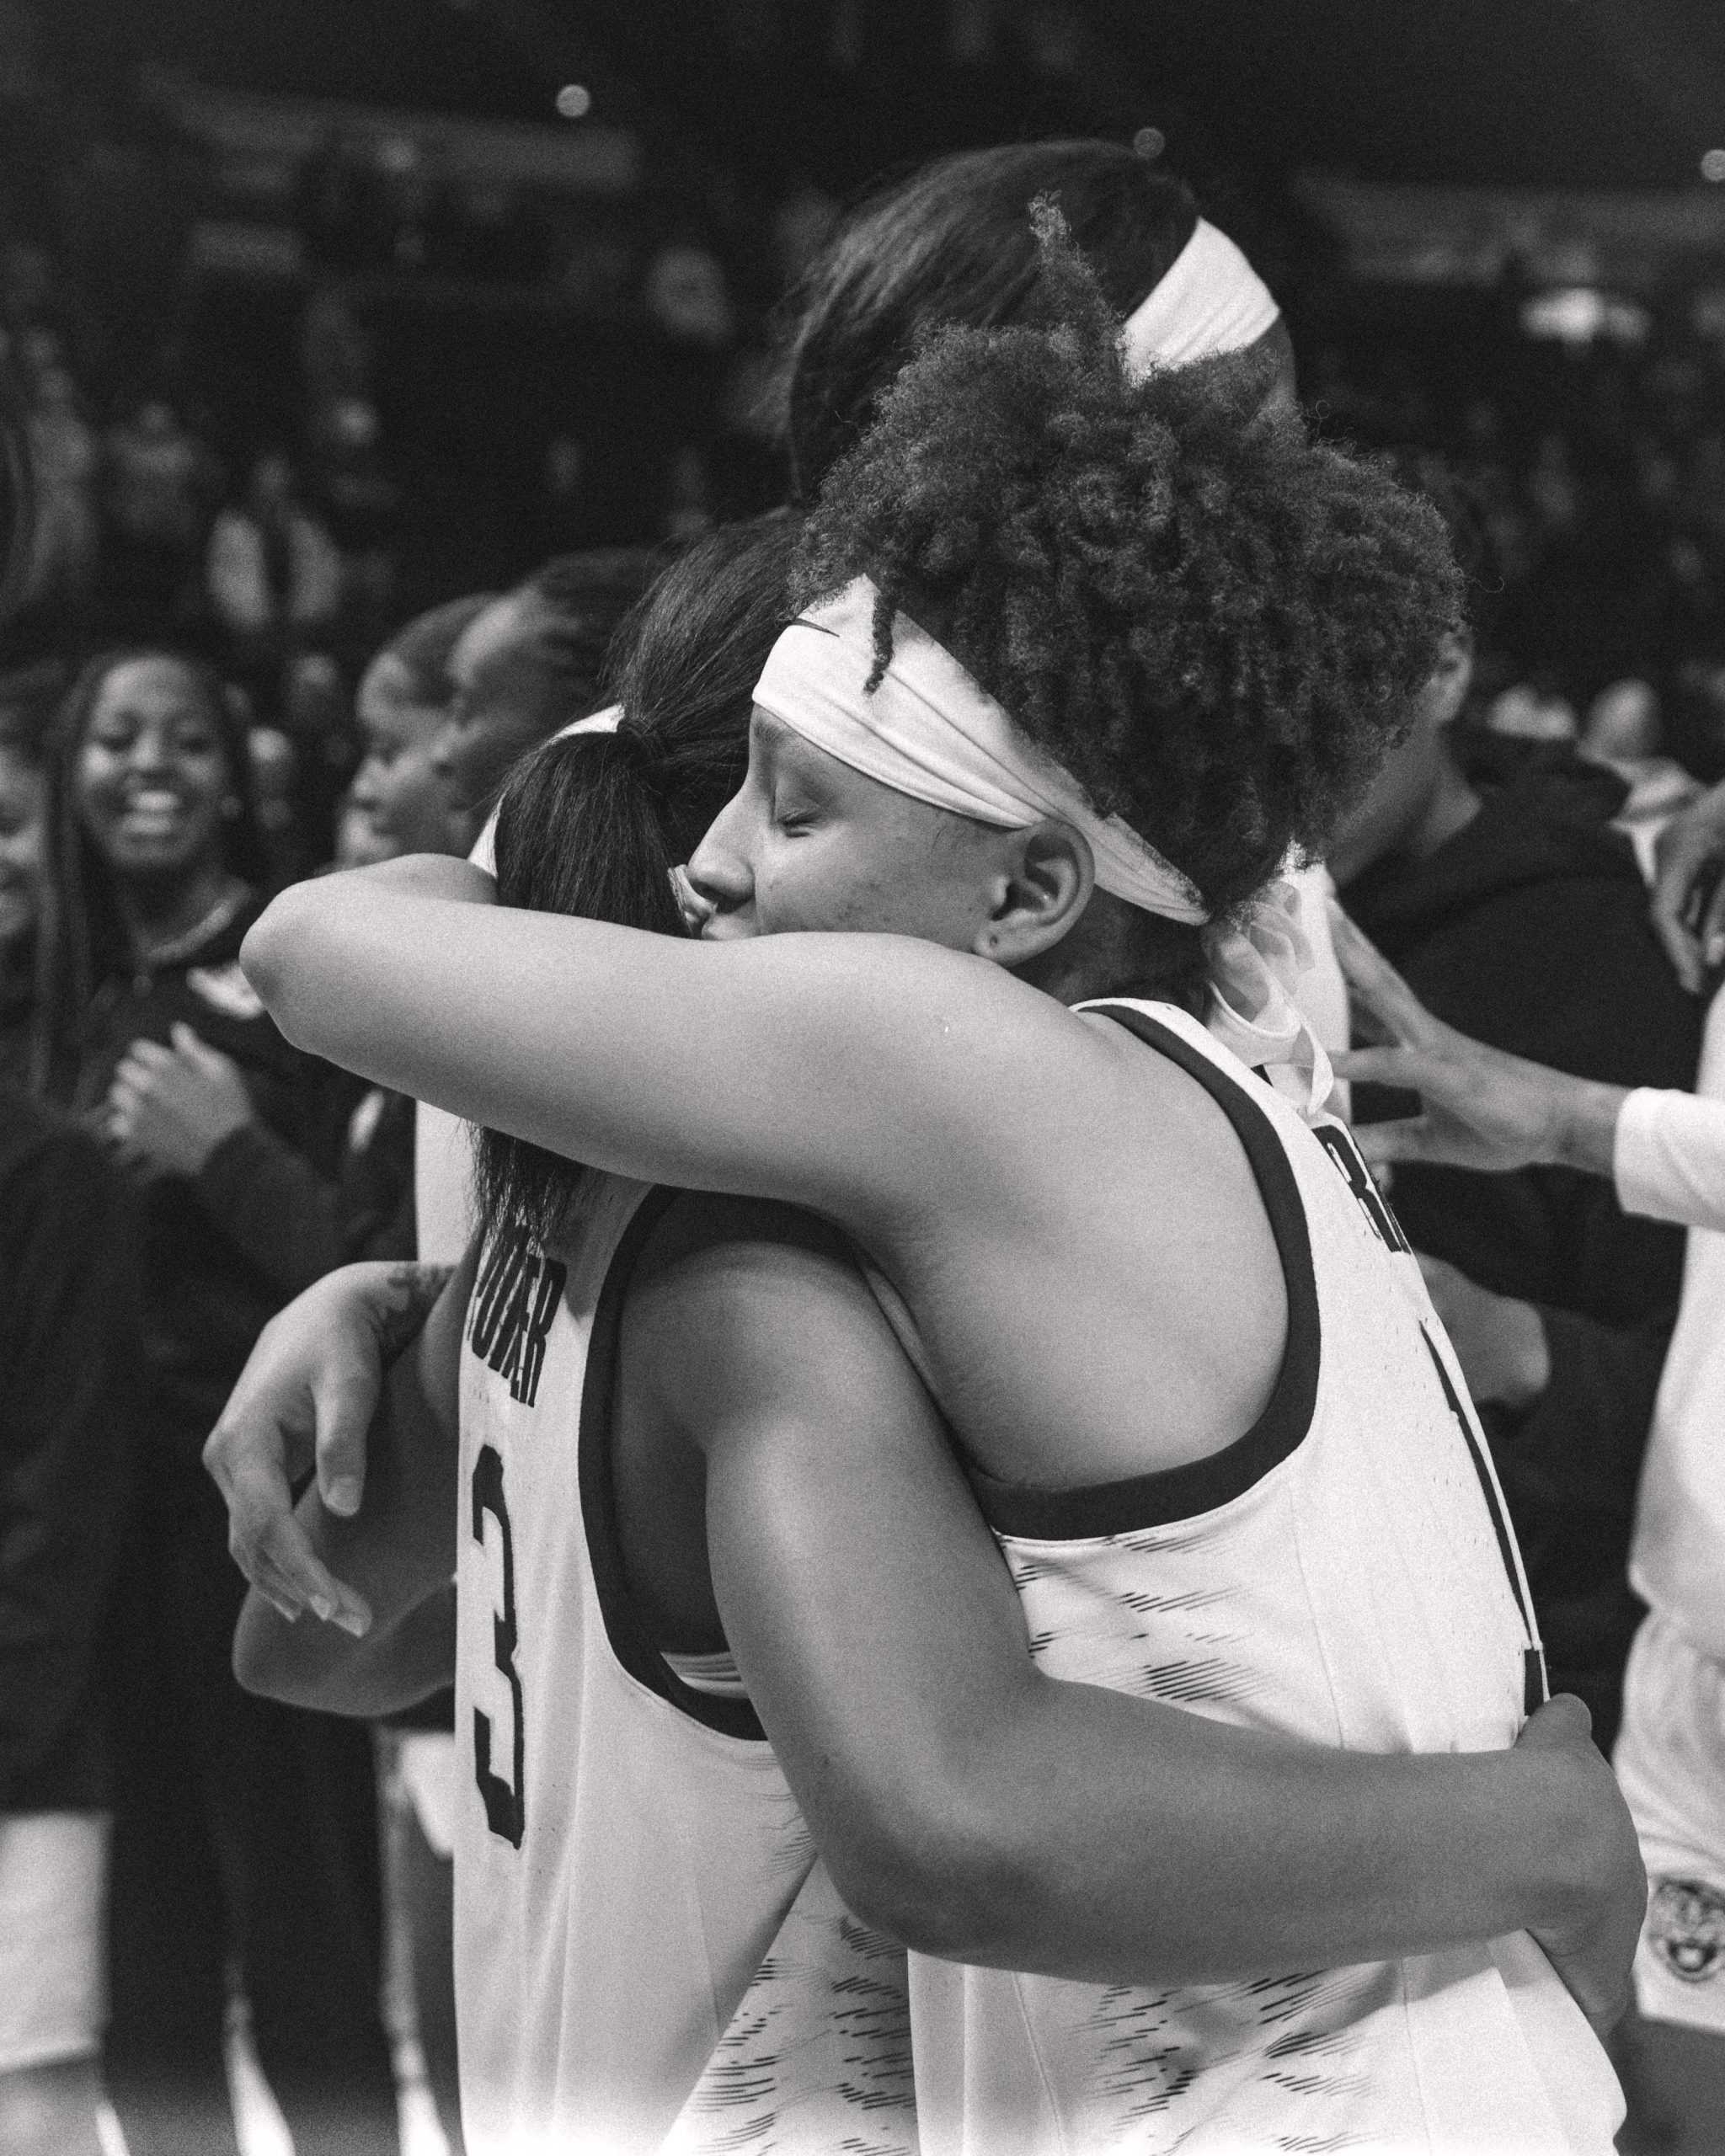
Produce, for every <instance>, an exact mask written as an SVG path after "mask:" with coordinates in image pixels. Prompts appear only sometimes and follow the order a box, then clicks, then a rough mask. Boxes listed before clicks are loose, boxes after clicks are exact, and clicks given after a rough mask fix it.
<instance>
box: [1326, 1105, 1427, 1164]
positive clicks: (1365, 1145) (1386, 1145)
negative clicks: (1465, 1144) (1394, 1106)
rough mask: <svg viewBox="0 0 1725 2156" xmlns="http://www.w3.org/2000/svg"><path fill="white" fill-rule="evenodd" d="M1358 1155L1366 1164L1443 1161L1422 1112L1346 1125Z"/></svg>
mask: <svg viewBox="0 0 1725 2156" xmlns="http://www.w3.org/2000/svg"><path fill="white" fill-rule="evenodd" d="M1348 1129H1349V1130H1350V1131H1351V1132H1352V1134H1353V1138H1354V1144H1355V1145H1357V1146H1358V1147H1359V1157H1360V1159H1361V1160H1363V1161H1365V1165H1366V1166H1367V1167H1369V1168H1387V1167H1393V1166H1395V1164H1396V1162H1397V1161H1445V1160H1447V1159H1448V1158H1449V1155H1448V1154H1447V1153H1445V1151H1444V1150H1443V1149H1442V1147H1441V1146H1439V1144H1438V1142H1437V1138H1436V1134H1435V1133H1434V1130H1433V1129H1432V1126H1431V1124H1430V1123H1429V1122H1428V1120H1427V1119H1426V1118H1425V1117H1424V1116H1423V1115H1411V1116H1406V1117H1404V1118H1402V1120H1401V1121H1400V1122H1397V1123H1350V1124H1349V1125H1348Z"/></svg>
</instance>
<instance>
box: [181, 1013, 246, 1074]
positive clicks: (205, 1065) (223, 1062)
mask: <svg viewBox="0 0 1725 2156" xmlns="http://www.w3.org/2000/svg"><path fill="white" fill-rule="evenodd" d="M168 1030H169V1034H170V1037H171V1038H172V1039H173V1042H174V1048H175V1049H176V1050H177V1051H178V1052H179V1054H181V1055H183V1056H184V1058H185V1059H186V1060H187V1062H188V1063H194V1064H195V1065H197V1066H198V1067H199V1069H200V1070H207V1071H209V1072H211V1074H212V1075H213V1074H214V1073H216V1072H218V1071H224V1070H232V1068H233V1067H234V1066H233V1062H232V1058H231V1057H229V1056H226V1055H223V1054H222V1051H221V1049H215V1048H211V1045H210V1043H208V1042H207V1041H206V1040H205V1039H204V1038H202V1037H201V1035H200V1034H198V1033H194V1032H193V1031H192V1028H191V1027H190V1026H189V1025H187V1024H186V1023H185V1022H184V1019H176V1020H175V1021H174V1024H173V1026H172V1027H169V1029H168Z"/></svg>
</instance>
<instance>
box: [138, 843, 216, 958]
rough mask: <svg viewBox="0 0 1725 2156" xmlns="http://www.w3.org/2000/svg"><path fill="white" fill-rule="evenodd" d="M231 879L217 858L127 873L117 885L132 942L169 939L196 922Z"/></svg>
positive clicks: (201, 917)
mask: <svg viewBox="0 0 1725 2156" xmlns="http://www.w3.org/2000/svg"><path fill="white" fill-rule="evenodd" d="M231 883H232V878H231V877H230V876H229V875H228V873H227V870H226V869H225V868H224V867H222V863H221V862H219V861H206V862H198V863H197V864H195V866H194V867H190V868H177V869H174V870H173V871H171V872H168V873H162V874H159V875H144V876H133V877H130V878H127V880H126V882H125V883H122V884H121V885H120V892H119V901H120V915H121V917H122V918H123V919H124V921H125V922H126V927H127V928H128V929H129V930H130V931H131V936H132V939H133V941H134V942H137V943H140V944H142V945H145V946H147V945H150V944H153V943H171V942H173V941H174V938H175V937H180V936H185V935H188V934H190V931H192V930H193V929H195V927H196V926H197V925H198V923H199V922H200V921H202V920H203V918H204V916H205V915H206V914H208V913H210V912H211V910H213V909H214V907H215V905H216V902H217V901H218V900H219V899H221V898H222V895H223V894H224V893H225V892H226V891H227V889H228V888H229V886H230V884H231Z"/></svg>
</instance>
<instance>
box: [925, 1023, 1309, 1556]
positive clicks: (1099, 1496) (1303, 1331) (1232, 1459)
mask: <svg viewBox="0 0 1725 2156" xmlns="http://www.w3.org/2000/svg"><path fill="white" fill-rule="evenodd" d="M1087 1007H1089V1008H1091V1009H1093V1010H1095V1011H1097V1014H1098V1015H1099V1016H1101V1017H1108V1018H1112V1019H1114V1021H1115V1022H1116V1023H1118V1024H1119V1025H1122V1026H1124V1027H1125V1028H1126V1030H1127V1032H1128V1033H1135V1034H1136V1035H1137V1037H1138V1038H1139V1039H1140V1040H1141V1041H1143V1042H1145V1043H1147V1044H1148V1045H1149V1046H1150V1047H1151V1048H1153V1049H1156V1050H1157V1051H1158V1052H1159V1053H1160V1054H1163V1055H1165V1056H1167V1059H1168V1060H1169V1061H1170V1062H1171V1063H1176V1064H1178V1065H1179V1067H1180V1068H1181V1070H1183V1071H1185V1072H1186V1074H1187V1075H1188V1077H1191V1078H1195V1079H1196V1080H1197V1081H1198V1082H1199V1085H1200V1086H1203V1087H1204V1091H1206V1092H1207V1093H1208V1094H1209V1095H1210V1098H1211V1099H1212V1100H1213V1101H1215V1103H1216V1105H1217V1107H1219V1108H1220V1110H1221V1111H1222V1113H1223V1114H1224V1115H1226V1117H1227V1118H1228V1121H1229V1122H1230V1123H1231V1124H1232V1125H1233V1128H1234V1134H1235V1135H1236V1137H1237V1138H1238V1139H1239V1140H1240V1143H1241V1145H1242V1146H1243V1147H1244V1148H1245V1150H1246V1157H1247V1161H1248V1162H1249V1163H1250V1165H1251V1168H1252V1175H1253V1177H1255V1178H1256V1180H1257V1183H1258V1193H1259V1195H1260V1196H1261V1197H1262V1198H1263V1205H1264V1210H1265V1212H1266V1213H1268V1215H1269V1222H1270V1232H1271V1233H1272V1235H1274V1237H1275V1241H1276V1254H1277V1256H1278V1257H1279V1258H1280V1260H1281V1263H1282V1277H1283V1279H1284V1282H1285V1283H1286V1287H1287V1294H1288V1337H1287V1342H1286V1344H1285V1346H1284V1348H1283V1350H1282V1367H1281V1369H1279V1371H1278V1373H1277V1374H1276V1382H1275V1385H1274V1387H1273V1388H1272V1390H1271V1392H1270V1396H1269V1399H1268V1401H1267V1403H1266V1404H1265V1406H1264V1411H1263V1414H1262V1415H1260V1416H1259V1417H1258V1420H1257V1421H1256V1422H1254V1423H1253V1424H1252V1428H1250V1429H1249V1430H1248V1431H1247V1433H1246V1434H1245V1435H1244V1437H1241V1438H1236V1439H1235V1440H1234V1442H1233V1443H1232V1444H1228V1445H1224V1446H1223V1448H1222V1449H1221V1450H1220V1452H1213V1453H1211V1454H1209V1455H1208V1456H1207V1457H1206V1458H1204V1459H1203V1460H1189V1461H1188V1462H1187V1463H1185V1464H1184V1465H1182V1466H1179V1467H1165V1468H1160V1469H1157V1470H1156V1471H1155V1472H1153V1473H1151V1474H1149V1475H1134V1476H1128V1477H1126V1478H1125V1479H1124V1480H1123V1481H1118V1482H1098V1483H1092V1484H1091V1485H1090V1486H1088V1487H1087V1488H1084V1489H1075V1490H1049V1489H1040V1488H1037V1487H1034V1486H1031V1485H1028V1484H1025V1483H1012V1482H1001V1481H996V1479H995V1478H994V1476H991V1475H988V1474H986V1473H985V1472H984V1471H983V1470H981V1469H980V1468H979V1467H978V1466H976V1465H975V1463H974V1462H972V1461H969V1460H966V1462H965V1472H966V1474H967V1475H968V1476H969V1479H970V1482H971V1486H972V1488H973V1489H974V1491H975V1497H976V1502H977V1504H978V1505H979V1507H980V1508H981V1511H982V1514H983V1517H984V1518H985V1519H986V1520H987V1522H988V1524H989V1525H990V1526H991V1528H993V1529H995V1530H996V1533H997V1534H1010V1535H1022V1536H1025V1537H1028V1538H1029V1539H1031V1540H1036V1541H1050V1542H1065V1541H1081V1540H1087V1539H1088V1538H1090V1537H1091V1536H1094V1535H1101V1534H1130V1533H1132V1532H1133V1531H1134V1530H1135V1529H1140V1528H1150V1527H1171V1526H1173V1525H1175V1524H1178V1522H1179V1521H1181V1520H1184V1519H1191V1518H1195V1517H1196V1516H1197V1515H1198V1514H1199V1513H1207V1512H1213V1511H1214V1510H1215V1508H1216V1507H1217V1506H1218V1505H1226V1504H1227V1503H1229V1502H1231V1500H1232V1499H1234V1498H1236V1497H1243V1496H1244V1495H1245V1493H1246V1492H1247V1491H1248V1490H1249V1489H1251V1488H1252V1485H1253V1484H1254V1483H1256V1482H1260V1481H1263V1477H1264V1476H1266V1475H1268V1473H1269V1471H1270V1470H1271V1469H1272V1468H1274V1467H1278V1466H1279V1465H1281V1463H1282V1462H1283V1461H1284V1460H1286V1459H1287V1458H1288V1457H1289V1455H1290V1454H1291V1453H1293V1452H1294V1451H1295V1450H1296V1449H1298V1447H1299V1445H1300V1442H1301V1440H1302V1439H1303V1438H1305V1436H1306V1433H1307V1431H1308V1430H1310V1428H1311V1418H1312V1414H1313V1412H1314V1411H1315V1409H1316V1405H1317V1378H1318V1364H1319V1349H1320V1334H1319V1326H1318V1301H1317V1276H1316V1273H1314V1271H1313V1269H1312V1262H1311V1235H1310V1234H1309V1233H1308V1232H1307V1230H1306V1208H1305V1206H1304V1204H1303V1203H1301V1201H1300V1186H1299V1184H1298V1183H1297V1182H1295V1178H1294V1171H1293V1169H1292V1168H1291V1167H1290V1166H1289V1163H1288V1156H1287V1154H1286V1153H1285V1152H1284V1150H1283V1146H1282V1141H1281V1139H1279V1137H1278V1136H1277V1134H1276V1131H1275V1129H1274V1125H1273V1124H1272V1123H1271V1122H1270V1119H1269V1118H1268V1116H1267V1115H1266V1114H1265V1113H1264V1112H1263V1109H1262V1108H1261V1107H1258V1104H1257V1103H1256V1102H1254V1101H1253V1100H1252V1097H1251V1093H1250V1091H1249V1089H1248V1085H1247V1084H1244V1083H1242V1084H1236V1083H1235V1082H1233V1081H1231V1080H1230V1079H1229V1078H1227V1077H1226V1076H1225V1075H1223V1073H1222V1072H1221V1071H1220V1070H1218V1069H1217V1068H1216V1066H1215V1064H1214V1063H1213V1062H1212V1061H1211V1060H1210V1058H1209V1057H1208V1056H1207V1055H1205V1054H1204V1053H1203V1051H1202V1050H1201V1049H1196V1048H1194V1047H1193V1045H1192V1044H1191V1043H1190V1042H1189V1041H1186V1040H1183V1039H1182V1038H1181V1037H1180V1035H1179V1034H1178V1033H1176V1032H1174V1030H1173V1029H1172V1027H1168V1026H1165V1025H1163V1024H1162V1023H1161V1022H1159V1021H1158V1020H1156V1019H1155V1018H1152V1017H1150V1016H1149V1015H1148V1014H1147V1013H1146V1012H1145V1011H1138V1010H1135V1009H1133V1008H1131V1007H1130V1006H1111V1005H1108V1004H1103V1003H1098V1004H1095V1005H1092V1006H1087Z"/></svg>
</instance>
